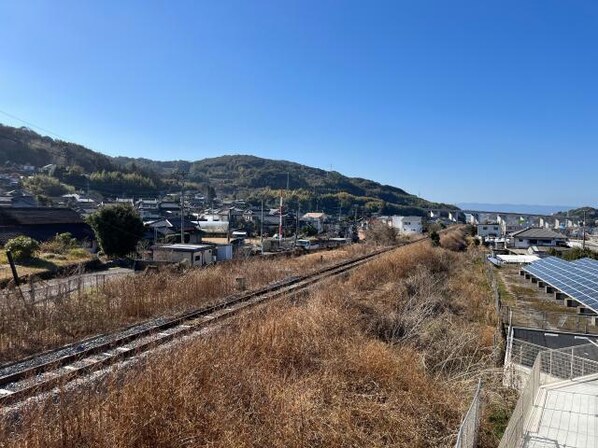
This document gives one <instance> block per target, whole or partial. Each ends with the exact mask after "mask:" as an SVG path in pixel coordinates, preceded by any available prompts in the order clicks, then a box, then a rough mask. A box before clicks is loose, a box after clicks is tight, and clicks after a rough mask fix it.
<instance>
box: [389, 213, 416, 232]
mask: <svg viewBox="0 0 598 448" xmlns="http://www.w3.org/2000/svg"><path fill="white" fill-rule="evenodd" d="M390 223H391V227H394V228H395V229H397V230H398V231H399V233H401V234H404V235H414V234H420V233H422V231H423V226H422V218H421V216H396V215H395V216H392V218H391V221H390Z"/></svg>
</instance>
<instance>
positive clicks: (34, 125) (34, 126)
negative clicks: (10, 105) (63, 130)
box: [0, 109, 68, 141]
mask: <svg viewBox="0 0 598 448" xmlns="http://www.w3.org/2000/svg"><path fill="white" fill-rule="evenodd" d="M0 114H2V115H6V116H7V117H10V118H12V119H14V120H17V121H20V122H21V123H25V124H26V125H28V126H31V127H33V128H36V129H39V130H40V131H43V132H47V133H48V134H52V135H54V136H55V137H58V138H59V139H60V140H64V141H67V140H68V139H67V138H65V137H63V136H61V135H60V134H57V133H56V132H52V131H50V130H48V129H44V128H42V127H41V126H38V125H36V124H34V123H31V122H30V121H27V120H23V119H22V118H19V117H17V116H16V115H13V114H9V113H8V112H5V111H3V110H1V109H0Z"/></svg>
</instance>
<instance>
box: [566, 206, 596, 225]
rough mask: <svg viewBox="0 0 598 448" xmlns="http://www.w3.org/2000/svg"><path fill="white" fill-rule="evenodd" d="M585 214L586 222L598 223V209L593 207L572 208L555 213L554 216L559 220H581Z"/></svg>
mask: <svg viewBox="0 0 598 448" xmlns="http://www.w3.org/2000/svg"><path fill="white" fill-rule="evenodd" d="M584 214H585V217H586V220H587V221H588V222H591V223H593V222H597V221H598V209H596V208H593V207H581V208H574V209H571V210H567V211H562V212H558V213H555V216H557V217H559V218H578V219H583V217H584Z"/></svg>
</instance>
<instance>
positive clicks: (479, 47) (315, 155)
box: [0, 0, 598, 206]
mask: <svg viewBox="0 0 598 448" xmlns="http://www.w3.org/2000/svg"><path fill="white" fill-rule="evenodd" d="M0 19H1V21H2V26H0V55H1V56H0V57H1V59H0V110H1V111H2V112H5V113H9V114H12V115H14V116H17V117H20V118H22V119H25V120H27V121H30V122H31V123H34V124H36V125H38V126H40V127H42V128H44V129H47V130H50V131H52V132H54V133H56V134H58V135H60V136H61V137H63V138H64V139H66V140H69V141H74V142H77V143H81V144H84V145H86V146H88V147H90V148H92V149H95V150H98V151H101V152H103V153H106V154H110V155H128V156H133V157H148V158H154V159H160V160H170V159H189V160H196V159H201V158H204V157H213V156H218V155H222V154H255V155H258V156H262V157H268V158H276V159H287V160H293V161H297V162H300V163H305V164H308V165H312V166H317V167H321V168H324V169H331V168H332V169H334V170H336V171H339V172H341V173H343V174H347V175H351V176H359V177H366V178H371V179H374V180H376V181H379V182H383V183H388V184H391V185H395V186H398V187H401V188H405V189H406V190H408V191H410V192H412V193H415V194H420V195H421V196H423V197H425V198H428V199H432V200H437V201H445V202H491V203H504V202H510V203H535V204H567V205H573V206H575V205H582V204H593V205H597V203H598V46H597V43H598V2H596V1H595V0H579V1H575V0H573V1H562V0H538V1H531V0H530V1H524V0H517V1H508V0H505V1H479V0H472V1H459V0H453V1H440V0H439V1H427V0H422V1H401V0H394V1H371V2H366V1H363V0H362V1H326V0H317V1H282V0H279V1H224V0H222V1H216V2H214V1H210V2H207V1H206V2H204V1H153V2H152V1H122V0H121V1H102V2H87V1H80V0H74V1H61V0H54V1H25V0H23V1H16V0H15V1H13V0H0ZM0 122H3V123H6V124H11V125H16V126H21V125H22V123H21V122H19V121H18V120H16V119H13V118H10V117H8V116H6V115H3V114H2V113H0Z"/></svg>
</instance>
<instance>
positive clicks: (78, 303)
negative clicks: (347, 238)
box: [0, 245, 373, 363]
mask: <svg viewBox="0 0 598 448" xmlns="http://www.w3.org/2000/svg"><path fill="white" fill-rule="evenodd" d="M371 250H373V248H372V247H371V246H366V245H353V246H348V247H345V248H342V249H337V250H332V251H326V252H319V253H313V254H309V255H305V256H301V257H297V258H276V259H259V258H255V259H250V260H242V261H234V262H229V263H221V264H217V265H214V266H211V267H209V268H205V269H190V270H186V271H185V272H182V273H181V272H178V271H174V270H173V271H163V272H159V273H156V274H148V275H137V276H129V277H124V278H121V279H115V280H112V281H110V282H106V284H105V285H102V286H101V287H100V288H98V289H95V290H91V291H84V292H83V293H82V294H77V293H75V294H71V295H68V296H64V295H60V296H57V297H54V298H52V299H50V300H44V301H39V302H35V300H32V299H31V297H30V296H29V295H28V294H21V293H20V292H19V290H12V291H4V292H7V294H5V295H0V363H3V362H10V361H13V360H17V359H20V358H22V357H23V356H27V355H30V354H34V353H38V352H40V351H44V350H48V349H51V348H55V347H57V346H60V345H64V344H67V343H70V342H75V341H77V340H79V339H82V338H84V337H88V336H92V335H95V334H101V333H105V332H109V331H113V330H116V329H118V328H121V327H123V326H126V325H131V324H134V323H137V322H141V321H143V320H146V319H149V318H151V317H156V316H162V315H172V314H175V313H178V312H182V311H186V310H189V309H193V308H198V307H201V306H205V305H208V304H210V303H214V302H217V301H219V300H221V299H222V298H224V297H225V296H227V295H230V294H232V293H234V292H235V287H236V282H235V279H236V278H237V277H245V279H246V284H247V287H248V288H250V289H252V288H259V287H262V286H264V285H266V284H268V283H271V282H274V281H277V280H281V279H283V278H285V277H289V276H293V275H301V274H306V273H308V272H311V271H314V270H316V269H320V268H322V267H324V266H327V265H330V264H333V263H337V262H340V261H342V260H345V259H349V258H352V257H356V256H358V255H361V254H365V253H366V252H369V251H371Z"/></svg>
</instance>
